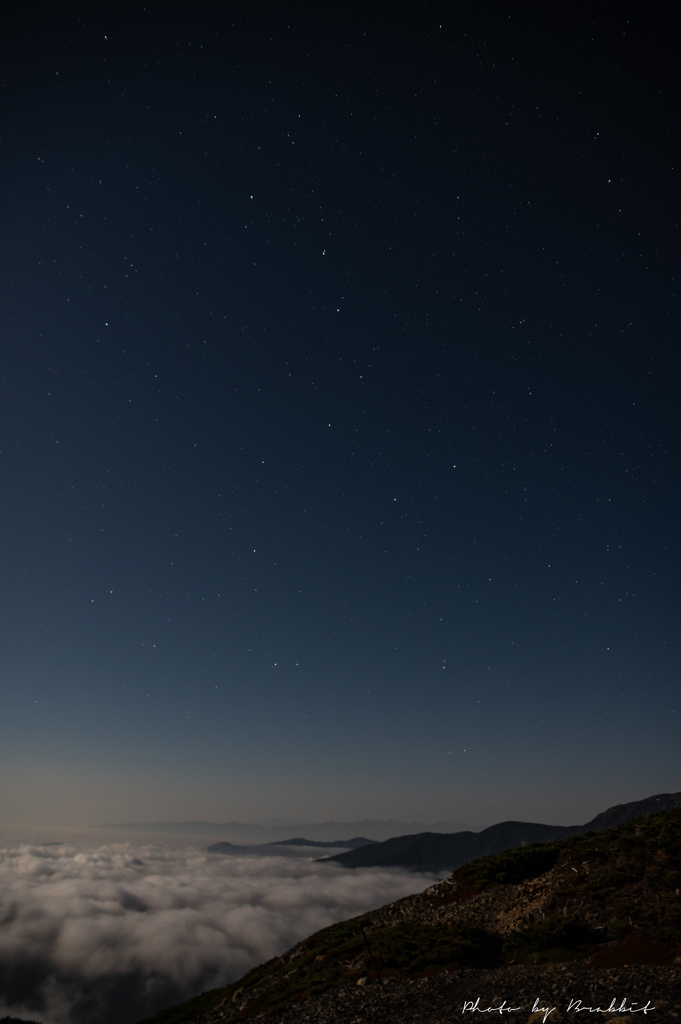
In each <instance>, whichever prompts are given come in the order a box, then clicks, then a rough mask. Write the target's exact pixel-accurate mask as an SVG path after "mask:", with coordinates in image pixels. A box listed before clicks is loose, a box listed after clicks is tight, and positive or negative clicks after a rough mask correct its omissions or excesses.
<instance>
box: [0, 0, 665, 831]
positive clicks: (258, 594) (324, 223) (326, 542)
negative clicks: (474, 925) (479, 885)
mask: <svg viewBox="0 0 681 1024" xmlns="http://www.w3.org/2000/svg"><path fill="white" fill-rule="evenodd" d="M475 7H476V5H473V4H469V5H462V6H461V8H460V9H459V10H456V5H451V4H443V5H438V4H426V5H425V6H422V7H419V8H418V9H417V8H414V10H413V14H412V17H411V18H410V20H409V21H405V22H399V21H395V20H393V19H386V18H384V17H383V16H382V15H381V16H379V14H378V13H375V14H372V13H371V11H368V12H367V11H363V12H362V13H361V14H358V13H357V12H356V10H355V11H353V10H352V9H350V8H338V9H337V10H336V11H335V12H333V11H331V12H326V11H320V12H319V13H318V14H317V15H316V16H315V17H314V18H312V19H310V18H309V17H307V18H305V17H303V16H301V15H299V14H297V13H296V12H295V10H294V9H292V8H291V9H288V10H286V9H282V8H278V9H277V10H276V11H274V12H273V10H272V9H271V8H270V7H269V6H268V5H258V4H251V5H249V6H248V8H247V9H246V8H245V7H244V10H247V13H239V14H234V13H233V12H228V13H226V14H225V13H220V12H219V11H216V10H214V9H212V8H211V9H210V10H209V9H207V8H206V9H202V8H201V6H200V5H199V6H198V7H196V8H192V9H187V10H185V11H184V12H183V13H182V14H181V15H173V14H172V13H168V12H160V11H159V10H158V9H154V8H153V7H147V8H146V9H141V8H140V9H138V10H137V11H136V12H135V14H134V17H133V16H132V15H131V16H130V19H129V20H127V19H126V16H125V15H123V14H121V13H120V11H118V10H117V9H116V8H113V7H112V8H110V9H109V10H108V12H107V9H106V8H105V9H104V13H94V12H92V11H90V10H88V12H87V14H86V15H85V14H83V16H82V17H81V16H80V15H79V14H78V12H77V10H76V8H74V7H70V8H69V7H66V8H64V9H63V11H62V10H60V11H59V12H53V13H52V14H50V15H48V16H47V21H44V22H42V23H41V24H39V25H36V24H33V23H30V24H29V21H28V15H26V20H25V21H24V22H23V23H22V22H21V21H20V20H18V22H17V24H16V27H15V30H14V33H12V32H10V33H8V34H7V35H6V38H5V41H4V49H3V58H2V81H3V86H4V88H3V94H4V101H3V109H2V113H1V115H0V116H1V130H0V134H1V135H2V155H1V157H0V160H1V181H2V205H3V210H4V213H3V219H4V232H3V239H2V250H1V253H2V255H1V259H2V274H1V277H0V331H1V335H2V339H3V345H2V352H3V355H2V363H1V373H0V378H1V384H2V392H1V396H2V400H1V407H2V434H1V442H0V467H1V471H2V481H3V488H2V489H3V499H2V504H1V506H0V526H1V536H2V543H1V546H0V552H1V565H2V578H3V580H4V586H3V588H2V595H1V597H0V630H1V640H0V685H1V687H2V691H1V695H0V749H1V753H0V766H1V768H2V783H1V784H0V785H1V787H2V791H1V792H0V817H2V818H3V819H5V820H9V821H26V822H33V823H38V824H40V823H46V824H47V823H56V824H59V823H64V824H93V825H96V824H98V823H102V822H110V821H116V820H120V821H126V820H133V819H141V820H149V821H151V820H156V819H182V818H205V819H211V820H217V821H223V820H229V819H241V820H247V821H256V820H258V819H260V818H263V817H272V816H275V815H282V816H288V817H295V818H300V819H303V820H325V819H336V820H347V819H357V818H360V817H370V818H381V819H383V818H397V819H401V820H402V819H403V820H417V821H424V822H428V821H432V820H455V821H463V822H465V823H472V824H479V825H486V824H491V823H492V822H493V821H499V820H503V819H505V818H519V819H526V820H540V821H548V822H553V823H557V824H573V823H577V822H583V821H586V820H588V819H589V818H590V817H592V816H593V815H594V814H596V813H598V812H599V811H601V810H604V809H605V808H606V807H607V806H610V805H612V804H614V803H621V802H625V801H628V800H635V799H640V798H643V797H645V796H648V795H650V794H653V793H658V792H666V791H676V790H678V789H679V788H680V786H679V769H680V768H681V764H680V758H679V750H681V745H680V744H679V717H681V709H680V708H679V686H678V664H679V643H678V637H679V629H678V625H679V621H678V619H679V616H678V611H679V589H678V535H679V528H678V518H677V517H678V507H679V502H678V498H679V459H678V353H679V334H678V314H679V306H678V222H679V191H678V183H677V181H676V175H675V169H674V161H675V159H676V158H677V157H678V152H677V146H678V137H679V135H678V109H677V106H676V104H675V102H674V100H673V93H674V90H673V83H674V80H675V78H676V74H675V64H676V62H677V59H678V58H677V54H676V50H675V47H676V40H677V39H678V28H679V26H678V18H679V12H678V11H676V10H673V9H671V6H670V7H669V8H666V9H664V10H660V9H658V10H657V11H656V12H655V19H656V20H655V22H654V23H653V15H652V13H651V12H649V11H647V10H645V9H643V8H641V7H640V5H633V4H624V5H621V6H618V7H617V8H616V9H612V10H609V12H608V14H607V17H606V16H605V15H603V17H602V19H601V20H599V19H598V18H596V19H594V18H593V17H592V16H590V17H589V19H588V20H582V21H580V20H579V19H578V18H576V17H575V16H574V15H573V14H572V13H571V12H570V11H569V10H567V9H565V10H562V9H559V8H558V7H556V6H555V5H548V6H546V7H545V8H544V9H543V10H542V11H541V12H540V13H533V14H532V15H530V14H529V13H527V12H526V13H525V14H517V13H516V12H515V11H511V14H510V15H509V11H508V10H507V9H506V8H505V7H503V6H501V5H491V6H489V5H488V6H487V7H485V9H484V10H483V11H482V12H476V11H475Z"/></svg>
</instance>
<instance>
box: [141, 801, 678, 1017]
mask: <svg viewBox="0 0 681 1024" xmlns="http://www.w3.org/2000/svg"><path fill="white" fill-rule="evenodd" d="M533 1009H534V1011H535V1012H534V1013H533ZM481 1013H484V1014H485V1015H484V1016H480V1014H481ZM631 1014H638V1015H639V1016H637V1017H635V1018H634V1019H636V1020H639V1021H640V1020H643V1019H645V1020H647V1021H653V1022H658V1021H667V1020H669V1021H676V1020H679V1021H681V810H678V809H677V810H674V811H668V812H664V813H661V814H655V815H652V816H651V817H649V818H643V819H639V820H636V821H632V822H629V823H627V824H623V825H620V826H618V827H617V828H614V829H609V830H607V831H603V832H589V833H586V834H584V835H579V836H574V837H572V838H568V839H563V840H558V841H557V842H553V843H535V844H533V845H529V846H525V847H522V848H519V849H512V850H507V851H505V852H504V853H501V854H498V855H496V856H491V857H483V858H480V859H479V860H476V861H473V862H472V863H469V864H466V865H464V866H462V867H459V868H457V869H456V871H454V872H453V874H451V875H450V876H449V877H448V878H446V879H444V880H443V881H441V882H438V883H437V884H435V885H433V886H431V887H430V888H428V889H426V890H425V891H424V892H421V893H418V894H416V895H414V896H409V897H407V898H405V899H402V900H399V901H398V902H396V903H393V904H389V905H388V906H385V907H381V908H380V909H378V910H374V911H370V912H369V913H367V914H363V915H362V916H361V917H357V918H354V919H353V920H351V921H345V922H342V923H340V924H337V925H332V926H331V927H330V928H325V929H323V930H322V931H320V932H317V933H316V934H314V935H312V936H310V937H309V938H308V939H305V940H304V941H303V942H301V943H298V945H297V946H294V947H293V948H292V949H291V950H289V951H288V952H287V953H284V954H283V956H281V957H276V958H275V959H273V960H270V961H269V962H268V963H265V964H262V965H261V966H259V967H256V968H255V969H254V970H252V971H250V972H249V973H248V974H247V975H245V977H243V978H242V979H241V980H240V981H238V982H235V983H234V984H232V985H229V986H227V987H225V988H223V989H216V990H214V991H212V992H208V993H204V994H203V995H202V996H198V997H197V998H196V999H193V1000H190V1001H189V1002H188V1003H184V1004H182V1005H181V1006H177V1007H173V1008H171V1009H169V1010H166V1011H163V1012H162V1013H159V1014H157V1015H156V1016H155V1017H154V1018H153V1022H154V1024H231V1022H237V1021H252V1020H260V1021H267V1022H269V1024H302V1022H315V1024H353V1022H356V1024H397V1022H405V1024H411V1022H413V1024H416V1022H419V1024H445V1022H449V1021H454V1020H463V1021H466V1020H470V1021H476V1020H477V1021H482V1022H484V1021H492V1020H511V1021H513V1022H516V1024H517V1022H522V1024H525V1022H526V1021H529V1020H530V1019H531V1020H532V1021H540V1020H547V1021H549V1022H550V1024H561V1022H566V1021H576V1020H580V1021H585V1020H591V1021H607V1022H614V1021H615V1020H618V1021H623V1020H627V1019H629V1020H631V1019H632V1018H631V1016H630V1015H631Z"/></svg>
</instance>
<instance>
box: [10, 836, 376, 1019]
mask: <svg viewBox="0 0 681 1024" xmlns="http://www.w3.org/2000/svg"><path fill="white" fill-rule="evenodd" d="M375 842H376V840H375V839H365V838H364V837H363V836H357V838H356V839H337V840H335V841H334V842H330V843H325V842H323V841H322V840H321V839H298V838H297V839H282V840H280V841H279V842H277V843H260V844H258V845H257V846H237V845H236V844H235V843H213V844H212V845H211V846H207V847H206V852H207V853H231V854H236V855H238V854H240V853H242V852H246V851H247V852H249V853H253V852H254V851H257V852H258V853H260V852H261V851H263V852H265V851H268V850H269V848H270V847H271V846H303V847H307V846H312V847H314V848H315V849H317V850H318V849H320V848H325V847H329V846H330V847H333V848H334V849H336V850H337V849H338V848H339V847H340V848H341V849H345V850H356V849H357V848H358V847H359V846H372V845H373V844H374V843H375ZM276 852H277V851H276V850H273V851H272V853H276ZM0 1024H2V1021H0Z"/></svg>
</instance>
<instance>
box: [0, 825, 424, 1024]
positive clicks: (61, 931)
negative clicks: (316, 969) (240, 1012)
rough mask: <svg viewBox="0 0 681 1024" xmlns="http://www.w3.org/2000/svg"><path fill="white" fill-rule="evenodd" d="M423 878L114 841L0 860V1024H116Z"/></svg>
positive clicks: (226, 978)
mask: <svg viewBox="0 0 681 1024" xmlns="http://www.w3.org/2000/svg"><path fill="white" fill-rule="evenodd" d="M431 881H432V879H431V878H430V876H425V875H414V874H410V873H407V872H402V871H398V870H390V871H387V870H386V871H378V870H376V869H365V870H355V871H348V870H347V869H343V868H340V867H338V866H336V865H331V864H320V863H316V862H314V861H313V860H312V859H311V858H310V857H309V855H307V856H304V857H303V856H297V857H296V856H291V853H290V851H288V855H287V856H282V855H273V856H262V855H260V856H239V855H234V854H232V855H230V856H222V855H219V854H207V853H205V852H203V851H200V850H198V849H182V850H175V849H170V848H168V847H162V846H139V847H138V846H133V845H132V844H129V843H125V844H116V845H110V846H101V847H99V848H97V849H92V850H78V849H76V848H74V847H66V846H20V847H16V848H14V849H5V850H0V1016H3V1015H4V1014H9V1015H14V1016H23V1017H26V1018H30V1019H33V1020H40V1021H43V1022H44V1024H120V1022H121V1021H122V1020H127V1021H131V1022H132V1021H135V1020H140V1019H142V1018H144V1017H147V1016H150V1015H151V1014H153V1013H154V1012H156V1010H158V1009H159V1008H160V1007H162V1006H166V1005H170V1004H172V1003H174V1002H180V1001H181V1000H183V999H187V998H189V997H190V996H192V995H194V994H196V993H197V992H200V991H203V990H205V989H208V988H214V987H216V986H219V985H225V984H227V983H228V982H230V981H233V980H235V979H236V978H238V977H240V976H241V975H242V974H243V973H244V972H245V971H247V970H249V969H250V968H251V967H253V966H254V965H255V964H257V963H260V962H262V961H263V960H267V959H269V958H270V957H273V956H276V955H278V954H279V953H282V952H283V951H284V950H285V949H287V948H288V947H289V946H291V945H293V944H294V943H295V942H298V941H299V940H300V939H302V938H304V937H305V936H306V935H309V934H310V933H311V932H314V931H317V930H318V929H319V928H324V927H326V926H327V925H329V924H332V923H333V922H334V921H340V920H344V919H346V918H349V917H353V916H355V915H356V914H360V913H363V912H364V911H365V910H369V909H371V908H372V907H376V906H381V905H382V904H384V903H389V902H392V901H393V900H396V899H399V898H400V897H402V896H406V895H408V894H409V893H412V892H416V891H418V890H419V889H423V888H425V886H426V885H428V884H429V883H430V882H431Z"/></svg>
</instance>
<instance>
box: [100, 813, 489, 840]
mask: <svg viewBox="0 0 681 1024" xmlns="http://www.w3.org/2000/svg"><path fill="white" fill-rule="evenodd" d="M104 827H105V828H115V829H121V830H124V831H129V832H165V833H168V832H170V833H174V834H176V835H197V836H216V838H217V837H218V836H219V837H220V839H222V840H223V841H225V842H231V843H243V844H252V843H281V842H282V841H289V840H291V839H294V838H296V837H297V836H301V835H304V836H305V838H306V839H307V840H308V841H309V842H315V845H319V844H318V843H317V842H316V841H317V840H321V841H322V842H325V843H332V844H333V843H335V839H336V836H343V835H346V836H348V835H350V836H370V837H371V838H370V839H367V840H366V841H367V843H369V842H380V841H382V840H384V839H390V838H391V836H403V835H405V834H406V833H408V832H409V833H415V832H425V831H430V832H444V833H451V832H461V831H462V830H463V829H467V828H470V826H469V825H464V824H463V823H462V822H460V821H434V822H431V823H430V824H425V823H424V822H422V821H410V822H406V821H392V820H389V821H373V820H371V819H368V818H364V819H362V820H361V821H321V822H308V823H307V824H305V823H301V822H300V821H293V822H287V821H286V820H282V819H279V820H278V821H272V820H270V821H268V822H260V823H257V824H254V825H249V824H248V823H247V822H243V821H225V822H222V824H218V823H216V822H214V821H146V822H145V821H133V822H128V823H125V824H121V823H117V824H115V825H106V826H104ZM336 845H338V844H336Z"/></svg>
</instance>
